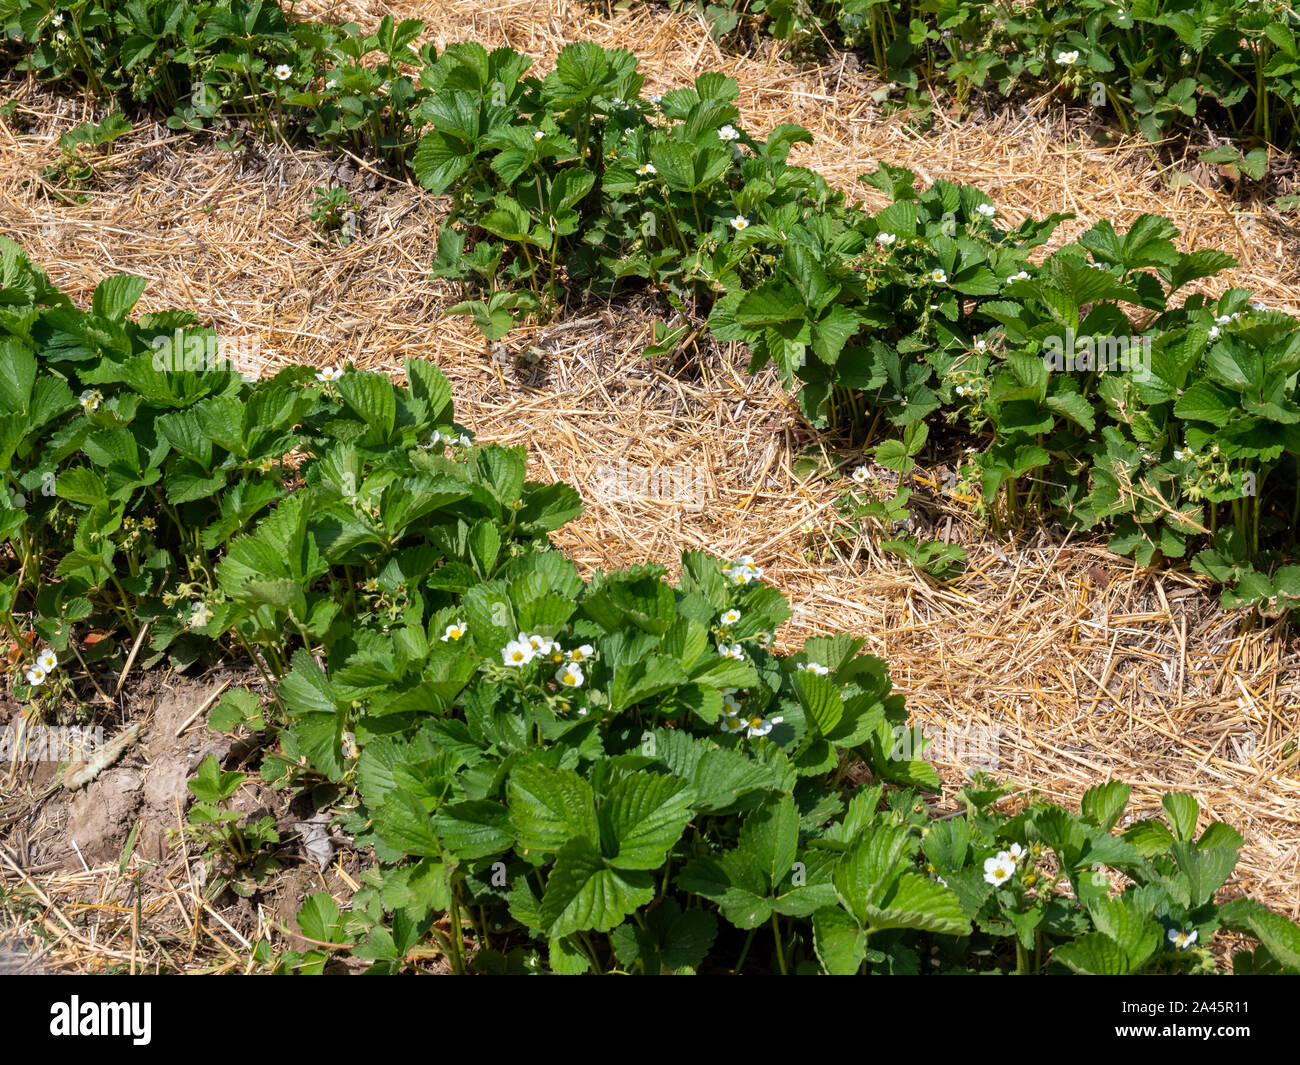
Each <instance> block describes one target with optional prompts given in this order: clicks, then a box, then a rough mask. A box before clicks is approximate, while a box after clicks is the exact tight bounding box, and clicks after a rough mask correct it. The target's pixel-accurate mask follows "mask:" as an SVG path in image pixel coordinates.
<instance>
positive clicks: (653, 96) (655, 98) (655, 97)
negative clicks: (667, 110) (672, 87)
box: [646, 92, 664, 107]
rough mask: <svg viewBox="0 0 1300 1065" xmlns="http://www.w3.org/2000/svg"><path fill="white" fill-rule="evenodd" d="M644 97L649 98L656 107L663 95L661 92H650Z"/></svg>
mask: <svg viewBox="0 0 1300 1065" xmlns="http://www.w3.org/2000/svg"><path fill="white" fill-rule="evenodd" d="M646 99H647V100H649V101H650V102H651V103H652V104H654V105H655V106H656V107H657V106H658V105H659V104H661V103H662V102H663V99H664V96H663V93H660V92H652V93H651V94H650V95H649V96H647V97H646Z"/></svg>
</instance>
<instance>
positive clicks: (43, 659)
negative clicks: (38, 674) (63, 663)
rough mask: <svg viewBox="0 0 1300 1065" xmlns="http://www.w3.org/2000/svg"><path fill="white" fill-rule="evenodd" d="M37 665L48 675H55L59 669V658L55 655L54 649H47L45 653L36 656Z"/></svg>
mask: <svg viewBox="0 0 1300 1065" xmlns="http://www.w3.org/2000/svg"><path fill="white" fill-rule="evenodd" d="M36 665H37V666H38V667H39V668H40V669H43V670H44V671H45V672H46V673H53V672H54V671H55V670H56V669H58V668H59V656H58V655H56V654H55V653H54V648H52V647H47V648H45V650H44V651H42V652H41V653H40V654H38V655H37V656H36Z"/></svg>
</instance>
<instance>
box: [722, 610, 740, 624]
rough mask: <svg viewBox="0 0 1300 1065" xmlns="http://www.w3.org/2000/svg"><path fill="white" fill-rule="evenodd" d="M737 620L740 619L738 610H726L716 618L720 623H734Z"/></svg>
mask: <svg viewBox="0 0 1300 1065" xmlns="http://www.w3.org/2000/svg"><path fill="white" fill-rule="evenodd" d="M739 620H740V611H739V610H728V611H727V612H726V613H725V614H723V615H722V617H720V618H718V623H719V624H721V625H734V624H735V623H736V622H737V621H739Z"/></svg>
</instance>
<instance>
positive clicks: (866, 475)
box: [851, 466, 871, 484]
mask: <svg viewBox="0 0 1300 1065" xmlns="http://www.w3.org/2000/svg"><path fill="white" fill-rule="evenodd" d="M851 476H852V477H853V480H854V481H856V482H857V483H858V484H866V483H867V482H868V481H869V480H871V471H870V470H869V469H867V467H865V466H859V467H858V468H857V469H856V470H854V471H853V473H852V474H851Z"/></svg>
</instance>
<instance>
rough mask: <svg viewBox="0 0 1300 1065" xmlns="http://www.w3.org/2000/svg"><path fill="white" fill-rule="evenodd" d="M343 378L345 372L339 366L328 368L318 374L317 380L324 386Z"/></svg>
mask: <svg viewBox="0 0 1300 1065" xmlns="http://www.w3.org/2000/svg"><path fill="white" fill-rule="evenodd" d="M342 376H343V371H342V370H340V369H339V368H338V367H337V366H326V367H325V369H323V370H320V371H319V372H318V373H317V374H316V380H317V381H320V382H322V383H323V384H329V383H330V382H331V381H337V380H338V379H339V378H340V377H342Z"/></svg>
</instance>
